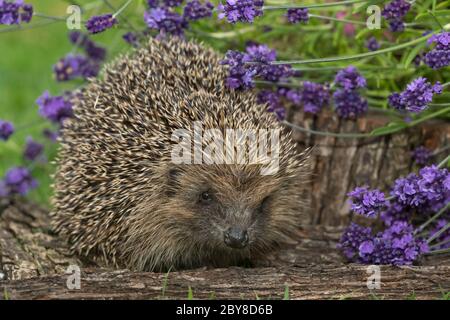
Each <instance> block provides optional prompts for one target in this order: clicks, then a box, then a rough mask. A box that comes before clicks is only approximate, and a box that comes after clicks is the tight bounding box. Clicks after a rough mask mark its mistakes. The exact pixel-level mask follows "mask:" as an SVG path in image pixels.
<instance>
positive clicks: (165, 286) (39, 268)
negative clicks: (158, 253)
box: [0, 202, 450, 299]
mask: <svg viewBox="0 0 450 320" xmlns="http://www.w3.org/2000/svg"><path fill="white" fill-rule="evenodd" d="M341 232H342V228H339V227H337V228H336V227H320V226H311V227H305V228H304V229H302V230H299V231H298V237H297V241H294V242H292V243H290V244H289V245H288V246H286V248H284V249H283V250H280V251H278V252H274V253H273V254H270V255H268V256H267V257H266V258H265V259H264V260H261V261H256V262H255V265H254V267H253V268H242V267H230V268H226V269H209V268H202V269H196V270H185V271H176V272H170V273H168V274H164V273H152V272H148V273H134V272H130V271H127V270H111V269H105V268H101V267H99V266H95V265H92V264H91V263H90V262H87V261H80V260H79V259H77V258H74V257H72V256H70V255H69V254H68V251H67V246H66V245H65V244H64V243H63V242H61V241H60V240H59V239H58V238H57V237H56V236H55V235H53V234H52V233H51V232H50V231H49V230H48V215H47V213H46V211H45V210H41V209H39V208H37V207H36V206H33V205H30V204H27V203H22V202H15V203H8V204H6V205H5V206H4V207H3V210H0V244H1V246H0V273H3V274H4V275H7V277H6V276H4V277H3V279H2V280H0V299H156V298H157V299H169V298H170V299H185V298H187V297H188V291H189V288H191V291H192V292H193V296H194V298H196V299H210V298H216V299H240V298H247V299H256V298H260V299H261V298H271V299H280V298H282V297H284V296H285V292H287V291H288V292H289V298H290V299H350V298H354V299H361V298H379V299H381V298H383V299H406V298H408V297H414V298H416V299H439V298H442V297H443V296H444V294H446V293H447V292H449V291H450V278H449V277H448V275H449V274H450V257H449V256H448V255H447V256H434V257H433V259H427V260H424V261H422V262H421V266H415V267H403V268H398V267H390V266H381V267H380V276H381V287H380V289H373V290H370V289H368V288H367V279H368V277H369V276H370V275H371V274H370V273H367V266H363V265H356V264H346V263H345V261H343V260H342V258H341V255H340V254H339V252H338V251H337V250H336V243H337V241H338V239H339V236H340V234H341ZM69 265H76V266H79V267H80V269H81V278H80V289H74V288H73V287H71V286H69V287H68V286H67V283H68V282H69V283H70V284H74V282H73V281H72V280H73V278H71V276H72V277H73V275H74V273H73V271H72V272H71V273H69V274H66V271H67V267H68V266H69ZM0 278H1V277H0ZM69 288H71V289H69Z"/></svg>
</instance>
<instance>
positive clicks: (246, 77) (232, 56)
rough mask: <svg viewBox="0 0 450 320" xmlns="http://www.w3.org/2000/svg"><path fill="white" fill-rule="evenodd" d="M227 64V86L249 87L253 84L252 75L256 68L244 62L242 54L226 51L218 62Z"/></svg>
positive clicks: (235, 87)
mask: <svg viewBox="0 0 450 320" xmlns="http://www.w3.org/2000/svg"><path fill="white" fill-rule="evenodd" d="M220 63H221V64H223V65H228V66H229V75H228V78H227V86H228V87H229V88H232V89H249V88H252V87H253V86H254V83H253V77H254V76H255V74H256V70H254V69H252V68H250V67H248V66H246V65H245V63H244V54H243V53H242V52H239V51H231V50H230V51H228V52H227V53H226V55H225V59H224V60H222V61H221V62H220Z"/></svg>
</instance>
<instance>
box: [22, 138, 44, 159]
mask: <svg viewBox="0 0 450 320" xmlns="http://www.w3.org/2000/svg"><path fill="white" fill-rule="evenodd" d="M43 151H44V145H42V144H40V143H38V142H36V141H34V140H33V139H32V138H31V137H28V138H27V143H26V146H25V151H24V153H23V156H24V158H25V159H26V160H30V161H34V160H36V159H37V157H39V156H40V155H41V154H42V152H43Z"/></svg>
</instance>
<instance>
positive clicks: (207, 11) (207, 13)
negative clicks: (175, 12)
mask: <svg viewBox="0 0 450 320" xmlns="http://www.w3.org/2000/svg"><path fill="white" fill-rule="evenodd" d="M213 9H214V5H213V4H212V3H211V2H209V1H206V2H205V3H204V4H202V3H201V2H200V1H199V0H193V1H189V2H188V3H186V6H185V7H184V12H183V16H184V18H185V19H186V20H191V21H193V20H198V19H202V18H207V17H211V16H212V10H213Z"/></svg>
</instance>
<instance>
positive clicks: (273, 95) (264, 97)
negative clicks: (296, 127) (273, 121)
mask: <svg viewBox="0 0 450 320" xmlns="http://www.w3.org/2000/svg"><path fill="white" fill-rule="evenodd" d="M257 98H258V100H257V101H258V103H261V104H267V106H268V107H267V111H268V112H273V113H274V114H275V115H276V116H277V118H278V120H283V119H284V118H285V117H286V109H285V107H284V106H283V104H282V102H281V95H280V94H279V93H278V92H274V91H272V90H261V91H260V92H258V96H257Z"/></svg>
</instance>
